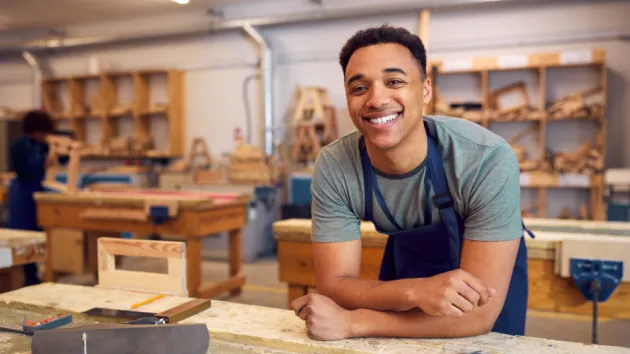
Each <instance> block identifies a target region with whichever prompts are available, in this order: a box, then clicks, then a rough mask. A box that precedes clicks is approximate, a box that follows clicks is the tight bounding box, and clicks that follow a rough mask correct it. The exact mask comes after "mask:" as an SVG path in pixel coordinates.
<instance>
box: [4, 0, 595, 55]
mask: <svg viewBox="0 0 630 354" xmlns="http://www.w3.org/2000/svg"><path fill="white" fill-rule="evenodd" d="M570 1H579V0H426V1H421V2H415V3H404V4H388V5H387V7H381V6H364V7H360V8H359V7H352V8H341V9H333V10H326V9H321V10H318V11H308V12H305V13H298V14H290V15H283V16H269V17H262V18H251V19H238V20H219V21H212V22H210V24H209V25H204V26H201V27H200V28H184V29H180V30H178V31H171V32H164V31H160V32H150V33H141V34H136V35H127V36H97V37H84V38H55V39H48V40H40V41H28V42H24V43H21V44H19V45H15V44H12V45H5V46H0V54H2V53H7V52H16V51H23V50H28V51H36V50H43V49H48V48H66V47H82V46H88V45H96V44H109V43H119V42H127V41H136V40H146V39H158V38H168V37H176V36H188V35H195V34H207V33H208V32H214V31H220V30H230V29H232V30H234V29H242V28H244V26H246V25H249V26H256V27H264V26H272V25H280V24H289V23H299V22H311V21H323V20H331V19H344V18H356V17H360V16H384V15H391V14H395V13H407V12H412V11H419V10H432V11H439V10H454V9H464V8H472V7H475V8H482V7H483V8H489V7H497V6H501V5H509V4H526V5H532V4H542V3H557V2H565V3H566V2H570ZM584 1H587V2H592V1H595V0H582V1H581V2H584Z"/></svg>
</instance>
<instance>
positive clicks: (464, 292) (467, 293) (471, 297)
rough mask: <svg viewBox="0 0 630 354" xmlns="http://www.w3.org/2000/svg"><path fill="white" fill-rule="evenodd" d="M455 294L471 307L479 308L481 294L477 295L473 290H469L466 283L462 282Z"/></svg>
mask: <svg viewBox="0 0 630 354" xmlns="http://www.w3.org/2000/svg"><path fill="white" fill-rule="evenodd" d="M457 292H458V293H459V295H460V296H461V297H463V298H464V299H466V300H467V301H468V302H469V303H470V304H471V305H472V306H473V307H477V306H479V300H480V299H481V294H479V293H478V292H477V291H476V290H475V289H473V288H471V287H470V286H469V285H468V284H467V283H466V282H462V283H461V285H460V286H459V288H458V289H457Z"/></svg>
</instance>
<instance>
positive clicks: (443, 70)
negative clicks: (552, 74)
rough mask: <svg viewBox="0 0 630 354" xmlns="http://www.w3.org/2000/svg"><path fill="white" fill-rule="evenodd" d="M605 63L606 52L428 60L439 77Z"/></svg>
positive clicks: (592, 51) (586, 51)
mask: <svg viewBox="0 0 630 354" xmlns="http://www.w3.org/2000/svg"><path fill="white" fill-rule="evenodd" d="M605 63H606V53H605V52H604V51H603V50H582V51H580V50H577V51H564V52H557V53H538V54H516V55H503V56H492V57H471V58H463V59H447V60H434V61H429V63H428V65H427V67H428V68H436V69H437V71H438V72H439V73H440V75H444V74H462V73H476V72H482V71H500V70H526V69H539V68H541V67H571V66H584V65H603V64H605Z"/></svg>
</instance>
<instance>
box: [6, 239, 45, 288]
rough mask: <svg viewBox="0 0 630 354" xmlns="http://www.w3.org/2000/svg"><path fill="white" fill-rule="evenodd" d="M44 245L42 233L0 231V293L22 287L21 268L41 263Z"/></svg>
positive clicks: (22, 276) (43, 255)
mask: <svg viewBox="0 0 630 354" xmlns="http://www.w3.org/2000/svg"><path fill="white" fill-rule="evenodd" d="M45 244H46V236H45V234H44V233H43V232H33V231H21V230H9V229H0V293H2V292H5V291H9V290H15V289H18V288H21V287H22V285H23V284H24V274H23V272H22V266H23V265H25V264H29V263H34V262H42V261H43V260H44V257H45V253H46V246H45Z"/></svg>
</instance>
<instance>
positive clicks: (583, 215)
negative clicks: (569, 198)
mask: <svg viewBox="0 0 630 354" xmlns="http://www.w3.org/2000/svg"><path fill="white" fill-rule="evenodd" d="M578 212H579V215H578V218H577V219H579V220H589V215H588V208H587V207H586V204H580V209H579V211H578ZM558 219H567V220H574V219H575V217H573V213H571V211H570V210H569V208H567V207H564V208H562V210H561V211H560V215H558Z"/></svg>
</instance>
